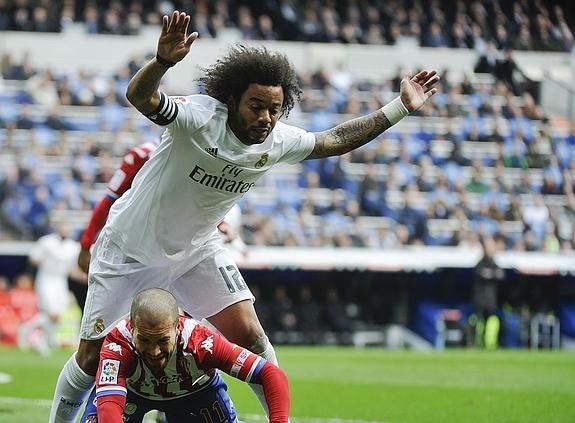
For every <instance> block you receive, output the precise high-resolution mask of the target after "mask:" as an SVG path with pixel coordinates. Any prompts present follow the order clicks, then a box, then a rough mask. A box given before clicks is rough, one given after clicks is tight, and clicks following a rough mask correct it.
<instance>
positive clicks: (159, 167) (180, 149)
mask: <svg viewBox="0 0 575 423" xmlns="http://www.w3.org/2000/svg"><path fill="white" fill-rule="evenodd" d="M189 22H190V16H189V15H187V14H186V13H184V12H178V11H175V12H173V14H172V15H171V16H164V17H163V22H162V31H161V34H160V37H159V40H158V45H157V54H156V57H155V58H153V59H151V60H150V61H149V62H148V63H147V64H146V65H144V67H143V68H142V69H140V70H139V71H138V72H137V73H136V75H134V77H133V78H132V80H131V81H130V83H129V85H128V89H127V93H126V96H127V98H128V100H129V101H130V103H131V104H132V105H133V106H134V107H135V108H136V109H138V110H139V111H140V112H141V113H142V114H144V115H145V116H147V117H148V118H149V119H151V120H152V121H154V122H155V123H157V124H158V125H162V126H165V127H166V130H165V131H164V133H163V135H162V140H161V143H160V145H159V147H158V148H157V149H156V151H155V152H154V154H153V155H152V157H151V158H150V160H148V162H146V164H145V165H144V166H143V167H142V169H141V170H140V172H139V173H138V174H137V175H136V178H135V179H134V182H133V185H132V188H131V189H130V190H129V191H128V192H127V193H126V194H125V195H124V196H122V197H121V198H120V199H119V200H117V201H116V203H115V204H114V205H113V206H112V209H111V211H110V215H109V217H108V221H107V223H106V226H105V227H104V229H103V230H102V232H101V233H100V236H99V238H98V240H97V241H96V244H95V246H94V253H93V257H92V261H91V263H90V276H89V282H88V300H87V302H86V307H85V310H84V317H83V319H82V328H81V341H80V345H79V348H78V352H77V353H76V354H75V356H72V357H71V358H70V360H68V362H67V363H66V364H65V366H64V368H63V370H62V372H61V373H60V377H59V378H58V382H57V385H56V391H55V394H54V400H53V403H52V409H51V413H50V419H49V421H50V422H71V421H73V420H74V417H75V416H76V414H77V411H78V410H79V409H80V406H81V404H82V402H83V401H84V398H85V396H86V395H87V393H88V392H89V391H90V389H91V388H92V385H93V382H94V375H95V374H96V370H97V366H98V357H99V350H100V346H101V344H102V340H103V338H104V336H105V335H106V333H107V332H108V331H109V330H111V328H113V326H114V323H115V322H116V321H117V320H119V319H120V318H121V317H122V315H123V314H124V313H126V312H127V311H128V309H129V306H130V301H131V299H132V297H133V296H134V295H135V294H136V293H137V292H139V291H141V290H142V289H145V288H148V287H162V288H164V289H166V290H169V291H170V292H172V293H173V294H174V296H175V297H176V299H177V301H178V303H179V304H180V306H181V307H182V308H183V309H184V310H185V311H186V312H188V313H190V314H191V315H192V316H193V317H194V318H195V319H197V320H201V319H204V318H205V319H207V321H208V322H210V323H211V324H212V325H213V326H215V327H216V328H217V329H218V330H219V331H220V332H221V333H222V334H223V335H224V336H225V337H226V338H227V339H228V340H230V341H231V342H233V343H236V344H238V345H240V346H243V347H246V348H248V349H249V350H251V351H252V352H255V353H257V354H259V355H261V356H262V357H264V358H265V359H266V360H268V361H270V362H272V363H274V364H275V363H277V359H276V356H275V352H274V349H273V346H272V345H271V344H270V342H269V340H268V338H267V336H266V335H265V332H264V330H263V328H262V326H261V324H260V322H259V320H258V318H257V315H256V312H255V309H254V305H253V301H254V298H253V296H252V294H251V292H250V290H249V288H248V287H247V285H246V283H245V281H244V279H243V278H242V275H241V274H240V272H239V270H238V268H237V266H236V265H235V263H234V260H233V258H232V257H231V255H230V254H229V252H228V251H227V250H226V249H225V248H224V247H223V245H222V239H221V236H220V235H219V234H218V232H217V229H216V228H217V225H218V224H219V222H221V221H222V219H223V218H224V215H225V214H226V213H227V212H228V210H230V209H231V208H232V206H233V205H234V204H235V203H237V202H238V201H239V199H240V198H241V197H242V196H243V195H244V194H245V193H247V192H248V191H249V190H250V188H251V187H252V186H254V184H255V183H256V181H257V180H258V179H259V178H260V177H261V176H262V175H263V174H264V172H266V171H267V170H268V169H270V168H271V167H272V166H274V165H275V164H277V163H280V162H287V163H292V164H295V163H298V162H300V161H302V160H305V159H317V158H323V157H329V156H335V155H341V154H344V153H347V152H349V151H351V150H353V149H355V148H358V147H360V146H362V145H364V144H366V143H368V142H369V141H371V140H373V139H374V138H375V137H377V136H378V135H379V134H381V133H382V132H383V131H385V130H386V129H388V128H389V127H391V126H392V125H393V124H395V123H396V122H398V121H399V120H400V119H401V118H403V117H405V116H406V115H408V114H409V113H410V112H412V111H414V110H417V109H418V108H419V107H421V106H422V105H423V103H424V102H425V101H426V100H427V99H428V98H429V97H430V96H432V95H433V94H434V93H435V92H436V91H437V88H435V85H436V83H437V82H438V81H439V76H438V75H437V73H436V72H435V71H429V72H428V71H421V72H419V73H417V74H416V75H414V76H412V77H409V76H407V77H405V78H404V79H403V80H402V82H401V93H400V96H399V97H397V98H396V99H394V100H393V101H391V102H390V103H389V104H387V105H386V106H384V107H383V108H381V109H379V110H377V111H375V112H373V113H371V114H369V115H366V116H363V117H360V118H356V119H353V120H350V121H347V122H344V123H342V124H340V125H338V126H336V127H335V128H332V129H329V130H327V131H324V132H320V133H311V132H306V131H305V130H303V129H300V128H296V127H294V126H290V125H287V124H285V123H283V122H280V121H279V118H280V117H281V116H286V115H287V114H288V113H289V111H290V110H291V109H292V107H293V106H294V104H295V102H296V101H297V100H299V98H300V94H301V90H300V88H299V84H298V79H297V75H296V73H295V70H294V69H293V67H292V65H291V64H290V63H289V61H288V59H287V58H286V57H285V56H284V55H282V54H278V53H271V52H269V51H268V50H267V49H265V48H247V47H243V46H237V47H234V48H232V49H231V50H230V52H229V53H228V55H227V56H226V57H224V58H221V59H219V60H218V61H217V62H216V63H215V64H214V65H212V66H211V67H210V68H208V69H207V70H206V72H205V74H204V76H203V77H201V78H200V81H201V82H202V83H203V84H204V86H205V88H206V92H207V95H191V96H183V97H168V96H167V95H166V94H164V93H162V92H161V91H159V85H160V80H161V79H162V77H163V76H164V74H165V73H166V72H167V71H168V69H169V68H170V67H172V66H174V65H175V64H176V63H177V62H179V61H181V60H182V59H183V58H184V57H186V55H187V54H188V53H189V51H190V48H191V45H192V43H193V42H194V40H195V39H196V38H197V36H198V33H197V32H192V33H191V34H188V25H189ZM254 392H256V395H258V398H259V400H260V402H261V403H262V405H264V408H265V400H264V396H263V392H261V389H260V390H259V392H258V390H257V388H255V387H254Z"/></svg>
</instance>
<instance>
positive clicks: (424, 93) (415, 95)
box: [400, 70, 440, 112]
mask: <svg viewBox="0 0 575 423" xmlns="http://www.w3.org/2000/svg"><path fill="white" fill-rule="evenodd" d="M439 79H440V78H439V75H438V74H437V72H436V71H434V70H433V71H429V72H428V71H420V72H418V73H417V74H415V75H414V76H405V77H404V78H403V79H402V80H401V88H400V95H401V101H402V103H403V104H404V105H405V107H407V110H409V112H413V111H415V110H417V109H419V108H420V107H421V106H422V105H423V103H425V101H426V100H427V99H428V98H429V97H431V96H432V95H433V94H435V93H436V92H437V88H436V87H435V85H436V84H437V83H438V82H439Z"/></svg>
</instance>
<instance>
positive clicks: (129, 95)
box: [126, 85, 139, 108]
mask: <svg viewBox="0 0 575 423" xmlns="http://www.w3.org/2000/svg"><path fill="white" fill-rule="evenodd" d="M126 100H128V101H129V102H130V104H131V105H132V106H134V107H136V108H138V103H139V101H138V96H137V94H136V90H135V89H134V88H133V87H132V86H131V85H128V88H127V89H126Z"/></svg>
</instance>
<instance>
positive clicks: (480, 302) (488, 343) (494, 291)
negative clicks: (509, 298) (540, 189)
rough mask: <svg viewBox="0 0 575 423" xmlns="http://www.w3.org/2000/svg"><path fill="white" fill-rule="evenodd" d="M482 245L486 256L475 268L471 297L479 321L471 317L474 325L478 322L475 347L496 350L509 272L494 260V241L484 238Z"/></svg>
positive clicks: (474, 326) (474, 332) (473, 334)
mask: <svg viewBox="0 0 575 423" xmlns="http://www.w3.org/2000/svg"><path fill="white" fill-rule="evenodd" d="M481 246H482V249H483V257H482V258H481V260H480V261H479V263H477V266H476V267H475V277H474V279H473V292H472V298H471V300H472V303H473V307H474V316H475V319H473V318H470V322H473V323H474V324H473V325H472V326H473V328H472V329H473V333H472V339H473V340H474V344H475V345H477V346H483V347H486V348H488V349H493V348H496V347H497V345H498V337H499V329H500V321H499V317H498V316H497V307H498V299H499V289H500V288H499V284H500V283H501V281H503V279H504V278H505V272H504V271H503V269H501V268H500V267H499V266H498V265H497V264H496V263H495V260H494V259H493V257H494V254H495V252H496V244H495V241H494V240H493V238H491V237H484V238H483V239H482V241H481ZM468 342H469V340H468Z"/></svg>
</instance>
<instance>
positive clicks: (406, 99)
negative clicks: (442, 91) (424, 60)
mask: <svg viewBox="0 0 575 423" xmlns="http://www.w3.org/2000/svg"><path fill="white" fill-rule="evenodd" d="M438 81H439V75H437V72H436V71H430V72H428V71H421V72H419V73H417V74H416V75H415V76H413V77H411V78H410V77H408V76H406V77H404V78H403V79H402V81H401V89H400V96H399V97H398V98H396V99H395V100H393V101H392V102H390V103H389V104H387V105H385V106H384V107H382V108H381V109H379V110H377V111H375V112H373V113H371V114H369V115H367V116H363V117H359V118H356V119H352V120H348V121H347V122H343V123H341V124H339V125H337V126H336V127H334V128H331V129H328V130H327V131H324V132H318V133H316V134H315V147H314V149H313V151H312V152H311V154H310V155H309V156H308V157H307V159H319V158H323V157H329V156H339V155H342V154H345V153H347V152H349V151H352V150H355V149H356V148H358V147H361V146H362V145H364V144H367V143H368V142H370V141H371V140H373V139H374V138H375V137H377V136H378V135H379V134H381V133H382V132H384V131H385V130H387V129H388V128H390V127H391V126H392V125H394V124H396V123H397V122H398V121H399V120H400V119H401V118H403V117H405V116H406V115H407V114H409V113H411V112H413V111H415V110H417V109H419V108H420V107H421V106H422V105H423V103H425V101H426V100H427V99H428V98H429V97H431V96H432V95H433V94H435V93H436V92H437V88H435V85H436V84H437V82H438Z"/></svg>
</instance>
